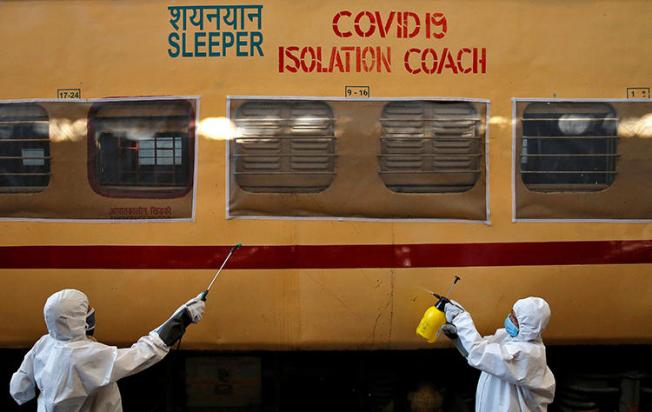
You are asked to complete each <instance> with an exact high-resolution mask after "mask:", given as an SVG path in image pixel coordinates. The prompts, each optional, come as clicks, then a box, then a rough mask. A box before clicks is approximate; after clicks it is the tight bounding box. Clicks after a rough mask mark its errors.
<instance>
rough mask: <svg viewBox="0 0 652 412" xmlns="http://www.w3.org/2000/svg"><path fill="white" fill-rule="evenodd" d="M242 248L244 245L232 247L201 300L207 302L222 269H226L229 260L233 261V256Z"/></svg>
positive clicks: (239, 244)
mask: <svg viewBox="0 0 652 412" xmlns="http://www.w3.org/2000/svg"><path fill="white" fill-rule="evenodd" d="M240 246H242V243H238V244H237V245H235V246H233V247H231V250H229V254H228V255H226V258H225V259H224V262H222V266H220V268H219V270H218V271H217V272H215V276H213V280H211V283H209V284H208V287H207V288H206V290H205V291H203V292H202V293H201V300H206V296H207V295H208V292H210V290H211V287H212V286H213V283H215V280H216V279H217V277H218V276H219V275H220V272H221V271H222V269H224V266H226V262H228V261H229V259H231V256H232V255H233V254H234V253H235V252H236V251H237V250H238V249H240Z"/></svg>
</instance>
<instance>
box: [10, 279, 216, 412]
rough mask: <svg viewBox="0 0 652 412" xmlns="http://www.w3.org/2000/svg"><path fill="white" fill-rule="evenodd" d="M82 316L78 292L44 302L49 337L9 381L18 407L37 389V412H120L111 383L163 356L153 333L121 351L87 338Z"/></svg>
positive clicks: (164, 348) (84, 300) (84, 303)
mask: <svg viewBox="0 0 652 412" xmlns="http://www.w3.org/2000/svg"><path fill="white" fill-rule="evenodd" d="M192 301H193V300H191V302H192ZM189 303H190V302H189ZM186 305H188V304H186ZM203 305H204V303H203V302H201V303H200V305H196V306H198V307H199V309H198V310H197V309H195V313H192V311H191V313H190V316H191V317H192V320H193V321H195V322H196V321H198V320H199V319H201V315H202V314H203ZM182 308H184V309H185V308H186V307H185V306H182ZM180 309H181V308H180ZM87 311H88V298H87V297H86V295H85V294H84V293H82V292H80V291H78V290H75V289H65V290H62V291H59V292H57V293H55V294H53V295H52V296H50V297H49V298H48V300H47V302H46V304H45V308H44V309H43V312H44V315H45V323H46V324H47V327H48V332H49V333H48V334H47V335H44V336H42V337H41V338H40V339H39V340H38V341H37V342H36V343H35V344H34V346H33V347H32V349H31V350H30V351H29V352H28V353H27V354H26V355H25V358H24V360H23V363H22V364H21V365H20V368H19V369H18V371H16V373H14V374H13V376H12V377H11V382H10V386H9V389H10V390H9V391H10V393H11V396H12V397H13V398H14V400H15V401H16V402H17V403H18V404H21V405H22V404H23V403H25V402H27V401H29V400H31V399H33V398H34V396H36V388H37V387H38V389H39V391H40V394H39V397H38V411H39V412H42V411H43V412H45V411H47V412H77V411H80V412H85V411H112V412H113V411H122V400H121V397H120V392H119V390H118V385H117V383H116V382H117V381H118V380H119V379H121V378H124V377H126V376H129V375H133V374H135V373H137V372H140V371H142V370H144V369H146V368H148V367H150V366H152V365H154V364H155V363H157V362H158V361H160V360H161V359H163V358H164V357H165V355H166V354H167V353H168V351H169V347H168V345H166V343H165V342H164V341H163V340H162V339H161V337H160V336H159V333H160V332H158V333H157V332H156V331H152V332H150V333H149V335H147V336H143V337H141V338H140V339H139V340H138V342H136V343H135V344H134V345H132V346H131V347H130V348H125V349H118V348H117V347H115V346H108V345H104V344H102V343H99V342H95V341H93V340H91V339H89V338H87V336H86V331H85V326H86V313H87ZM189 311H190V310H189ZM168 322H169V321H168ZM184 330H185V329H184Z"/></svg>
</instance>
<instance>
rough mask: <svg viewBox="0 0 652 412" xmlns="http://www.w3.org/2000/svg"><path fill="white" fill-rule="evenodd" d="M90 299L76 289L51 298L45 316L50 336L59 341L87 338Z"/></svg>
mask: <svg viewBox="0 0 652 412" xmlns="http://www.w3.org/2000/svg"><path fill="white" fill-rule="evenodd" d="M87 311H88V298H87V297H86V295H85V294H84V293H82V292H80V291H78V290H75V289H64V290H61V291H59V292H57V293H55V294H54V295H52V296H50V297H49V298H48V300H47V302H45V307H44V308H43V314H44V315H45V324H46V325H47V326H48V332H49V333H50V336H52V337H53V338H54V339H57V340H63V341H70V340H78V339H81V338H83V337H85V336H86V331H85V330H86V312H87Z"/></svg>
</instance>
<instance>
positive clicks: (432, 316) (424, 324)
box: [417, 275, 460, 343]
mask: <svg viewBox="0 0 652 412" xmlns="http://www.w3.org/2000/svg"><path fill="white" fill-rule="evenodd" d="M459 280H460V277H459V276H457V275H455V278H454V279H453V283H451V285H450V286H449V288H448V291H447V292H446V296H440V295H438V294H436V293H434V292H431V291H428V292H429V293H430V294H431V295H433V296H434V297H436V298H437V302H436V303H435V304H434V306H431V307H429V308H428V310H426V313H424V314H423V317H422V318H421V322H419V326H417V335H419V336H421V337H422V338H424V339H425V340H427V341H428V343H434V342H435V341H436V340H437V338H438V337H439V331H440V330H441V327H442V326H443V325H444V323H446V313H445V312H444V306H445V305H446V304H447V303H450V300H449V298H448V297H449V296H451V292H452V291H453V286H455V284H456V283H457V281H459ZM447 296H448V297H447Z"/></svg>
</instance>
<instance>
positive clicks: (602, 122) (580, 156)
mask: <svg viewBox="0 0 652 412" xmlns="http://www.w3.org/2000/svg"><path fill="white" fill-rule="evenodd" d="M521 122H522V125H523V135H522V140H521V150H520V153H519V157H520V160H519V170H520V174H521V179H522V180H523V183H524V184H525V186H526V187H527V188H528V189H530V190H533V191H540V192H549V191H557V192H558V191H573V192H576V191H599V190H602V189H605V188H606V187H608V186H609V185H611V183H613V181H614V179H615V176H616V160H617V158H618V153H617V143H618V136H617V129H618V118H617V116H616V113H615V111H614V110H613V108H612V107H611V106H609V105H607V104H603V103H571V102H569V103H531V104H529V105H528V106H527V107H526V108H525V110H524V112H523V116H522V119H521Z"/></svg>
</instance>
